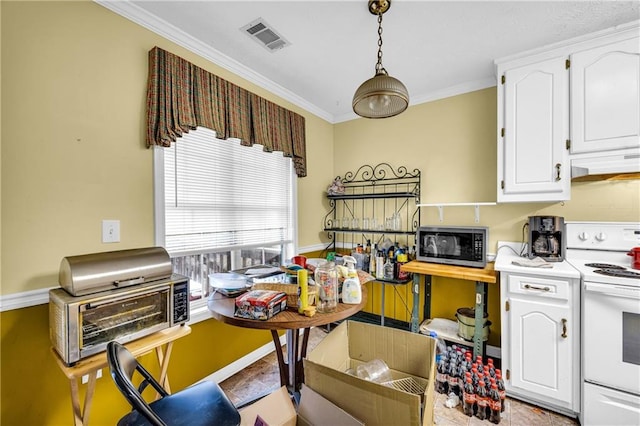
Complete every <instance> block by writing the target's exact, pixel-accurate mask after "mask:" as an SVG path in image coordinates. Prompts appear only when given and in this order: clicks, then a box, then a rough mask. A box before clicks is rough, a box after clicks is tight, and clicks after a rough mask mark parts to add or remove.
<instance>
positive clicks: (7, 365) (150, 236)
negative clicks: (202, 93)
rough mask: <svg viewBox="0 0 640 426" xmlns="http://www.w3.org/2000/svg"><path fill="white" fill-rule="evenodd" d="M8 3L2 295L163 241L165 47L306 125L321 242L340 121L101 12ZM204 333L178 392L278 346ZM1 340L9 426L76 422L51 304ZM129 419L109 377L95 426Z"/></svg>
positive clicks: (26, 314) (303, 191) (181, 367)
mask: <svg viewBox="0 0 640 426" xmlns="http://www.w3.org/2000/svg"><path fill="white" fill-rule="evenodd" d="M0 5H1V8H2V15H1V19H2V21H1V40H2V52H1V53H2V62H1V65H2V70H1V71H2V92H1V94H2V102H1V106H2V109H1V111H2V120H1V121H2V123H3V124H4V125H3V126H2V142H3V144H2V153H1V156H2V164H1V171H2V174H1V183H2V188H1V190H2V192H1V194H2V211H1V218H2V227H1V229H2V230H3V231H4V232H3V233H2V247H1V249H2V252H3V254H4V256H3V257H2V261H1V274H2V275H1V281H0V284H1V291H0V294H2V295H3V296H6V295H11V294H15V293H21V292H25V291H29V290H36V289H42V288H48V287H55V286H57V282H58V277H57V274H58V268H59V265H60V260H61V259H62V258H63V257H65V256H71V255H75V254H83V253H89V252H98V251H109V250H120V249H126V248H134V247H144V246H150V245H153V244H154V232H153V196H152V194H153V172H152V159H153V153H152V150H148V149H147V148H146V147H145V142H144V134H145V119H144V111H145V101H146V99H145V95H146V83H147V52H148V51H149V50H150V49H151V48H153V47H154V46H159V47H161V48H163V49H166V50H168V51H170V52H172V53H175V54H177V55H180V56H182V57H184V58H185V59H187V60H189V61H191V62H193V63H195V64H197V65H198V66H200V67H203V68H205V69H208V70H209V71H211V72H213V73H214V74H217V75H219V76H221V77H223V78H225V79H227V80H229V81H232V82H234V83H235V84H238V85H240V86H242V87H244V88H246V89H248V90H250V91H252V92H254V93H256V94H258V95H260V96H263V97H265V98H267V99H269V100H272V101H274V102H276V103H278V104H280V105H282V106H284V107H286V108H289V109H291V110H293V111H295V112H297V113H299V114H302V115H303V116H305V118H306V128H307V155H308V158H309V159H310V161H309V165H308V177H306V178H304V179H299V180H298V201H299V205H300V209H299V212H298V215H299V217H298V220H299V224H300V231H299V235H298V237H299V243H300V244H301V245H311V244H315V243H317V242H318V224H319V223H321V222H322V217H323V216H324V214H325V213H323V211H324V210H325V209H326V208H325V205H324V200H323V197H322V196H321V195H320V193H321V191H322V188H323V187H324V186H325V185H326V182H330V181H331V179H332V178H333V170H332V168H331V167H330V165H331V162H332V158H333V149H332V142H333V126H332V125H331V124H329V123H327V122H325V121H324V120H321V119H319V118H318V117H316V116H314V115H312V114H310V113H308V112H306V111H304V110H302V109H300V108H299V107H297V106H295V105H292V104H290V103H289V102H286V101H283V100H282V99H280V98H277V97H275V96H274V95H272V94H270V93H269V92H267V91H266V90H264V89H262V88H259V87H257V86H255V85H253V84H250V83H248V82H246V81H244V80H242V79H240V78H238V77H237V76H235V75H233V74H232V73H230V72H228V71H226V70H224V69H222V68H220V67H218V66H216V65H214V64H212V63H209V62H208V61H206V60H204V59H202V58H200V57H198V56H196V55H194V54H193V53H190V52H188V51H187V50H185V49H183V48H181V47H179V46H177V45H175V44H174V43H171V42H169V41H167V40H165V39H163V38H161V37H159V36H157V35H155V34H153V33H152V32H150V31H148V30H146V29H144V28H142V27H140V26H138V25H136V24H134V23H132V22H130V21H128V20H126V19H124V18H122V17H120V16H118V15H116V14H114V13H113V12H111V11H109V10H107V9H105V8H103V7H102V6H100V5H98V4H96V3H93V2H90V1H79V2H55V1H46V2H12V1H2V2H0ZM327 165H329V167H327ZM103 219H118V220H120V222H121V242H120V243H116V244H102V243H101V221H102V220H103ZM192 329H193V332H192V334H191V335H190V336H188V337H187V338H184V339H182V340H181V341H180V343H179V344H176V345H175V348H174V354H173V358H172V362H171V365H170V377H171V381H172V387H173V389H174V390H175V389H180V388H183V387H184V386H186V385H187V384H190V383H193V382H194V381H196V380H198V379H201V378H202V377H204V376H206V375H208V374H211V373H212V372H214V371H216V370H218V369H220V368H221V367H223V366H225V365H227V364H229V363H230V362H232V361H234V360H236V359H237V358H239V357H241V356H243V355H245V354H247V353H249V352H251V351H253V350H255V349H256V348H258V347H260V346H262V345H263V344H265V343H267V342H270V341H271V335H270V333H269V332H268V331H250V330H243V329H238V328H234V327H231V326H226V325H222V324H220V323H218V322H216V321H215V320H208V321H205V322H202V323H198V324H195V325H194V326H193V327H192ZM0 331H1V333H2V334H1V336H2V340H1V341H0V347H1V355H0V356H1V364H0V370H1V402H0V406H1V414H0V424H3V425H18V424H19V425H25V424H56V425H58V424H70V423H71V420H72V418H71V403H70V399H69V392H68V385H67V383H66V382H65V379H64V376H63V375H62V374H61V373H60V371H58V369H57V367H56V365H55V363H54V361H53V358H52V357H51V353H50V350H49V338H48V317H47V306H46V305H40V306H35V307H31V308H26V309H18V310H14V311H7V312H3V313H2V314H0ZM149 361H150V365H153V364H154V362H153V361H154V360H153V359H152V358H150V359H149ZM105 373H106V372H105ZM112 406H113V408H112ZM125 411H126V406H125V404H124V403H123V399H122V397H121V396H120V395H119V394H118V393H117V392H116V390H115V387H114V386H113V383H112V382H111V380H110V379H109V378H108V377H107V378H105V379H100V380H99V381H98V386H97V390H96V399H95V400H94V404H93V410H92V414H91V418H92V419H93V421H92V424H115V422H116V420H117V418H118V417H119V416H121V415H122V414H123V413H124V412H125Z"/></svg>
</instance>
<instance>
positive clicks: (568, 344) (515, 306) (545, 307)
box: [501, 272, 580, 415]
mask: <svg viewBox="0 0 640 426" xmlns="http://www.w3.org/2000/svg"><path fill="white" fill-rule="evenodd" d="M579 291H580V281H579V280H577V279H571V278H566V279H565V278H555V277H553V276H544V275H523V274H516V273H506V272H502V273H501V301H502V309H501V310H502V312H501V314H502V369H503V370H504V372H505V373H504V374H505V378H506V380H505V385H506V389H507V393H508V394H509V395H511V396H514V397H516V398H521V399H524V400H526V401H530V402H532V403H537V404H539V405H541V406H545V407H548V408H551V409H555V410H556V411H559V412H562V413H565V414H569V415H575V414H576V413H578V412H579V410H580V352H579V345H580V322H579V321H580V320H579V318H580V314H579V310H580V309H579V307H580V298H579Z"/></svg>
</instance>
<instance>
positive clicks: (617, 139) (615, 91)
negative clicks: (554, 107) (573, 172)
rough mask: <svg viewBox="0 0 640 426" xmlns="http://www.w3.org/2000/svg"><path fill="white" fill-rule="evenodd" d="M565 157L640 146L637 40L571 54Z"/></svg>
mask: <svg viewBox="0 0 640 426" xmlns="http://www.w3.org/2000/svg"><path fill="white" fill-rule="evenodd" d="M571 141H572V143H571V153H572V154H573V153H575V154H578V153H585V152H600V151H611V150H617V149H624V148H634V147H638V146H640V41H639V40H638V38H637V37H634V38H631V39H627V40H622V41H618V42H615V43H611V44H607V45H604V46H601V47H597V48H593V49H589V50H585V51H582V52H578V53H575V54H573V55H571Z"/></svg>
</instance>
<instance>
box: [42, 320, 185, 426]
mask: <svg viewBox="0 0 640 426" xmlns="http://www.w3.org/2000/svg"><path fill="white" fill-rule="evenodd" d="M189 333H191V328H190V327H189V326H187V325H181V326H176V327H172V328H169V329H166V330H162V331H158V332H157V333H154V334H151V335H149V336H146V337H142V338H140V339H138V340H134V341H133V342H130V343H127V344H126V345H125V346H126V347H127V349H128V350H129V351H130V352H131V353H132V354H133V356H135V357H139V356H141V355H144V354H146V353H148V352H151V351H152V350H154V349H155V351H156V355H157V357H158V365H159V366H160V379H159V380H158V381H159V382H160V384H162V386H163V387H164V388H165V389H166V390H167V392H169V393H171V389H170V387H169V378H168V377H167V368H168V367H169V358H170V357H171V349H172V347H173V342H174V341H175V340H177V339H179V338H181V337H183V336H186V335H187V334H189ZM51 351H52V353H53V357H54V358H55V360H56V362H57V363H58V366H59V367H60V369H61V370H62V372H63V373H64V375H65V376H67V379H69V386H70V387H71V406H72V408H73V420H74V424H75V425H76V426H78V425H87V424H88V423H89V411H90V410H91V402H92V400H93V393H94V391H95V387H96V379H97V378H98V370H100V369H101V368H104V367H107V366H108V363H107V354H106V352H102V353H99V354H96V355H93V356H90V357H88V358H85V359H83V360H80V361H78V362H77V363H76V364H75V365H73V366H71V367H69V366H67V365H65V363H64V362H63V361H62V359H61V358H60V356H59V355H58V353H57V352H56V351H55V350H54V349H53V348H51ZM84 375H88V376H89V381H88V383H87V393H86V395H85V398H84V404H83V405H82V406H81V405H80V392H79V386H78V382H79V381H81V380H82V376H84Z"/></svg>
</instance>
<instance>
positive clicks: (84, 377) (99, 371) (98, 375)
mask: <svg viewBox="0 0 640 426" xmlns="http://www.w3.org/2000/svg"><path fill="white" fill-rule="evenodd" d="M100 377H102V368H101V369H99V370H98V371H97V372H96V379H99V378H100ZM88 382H89V375H88V374H85V375H84V376H82V384H83V385H86V384H87V383H88Z"/></svg>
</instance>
